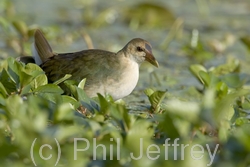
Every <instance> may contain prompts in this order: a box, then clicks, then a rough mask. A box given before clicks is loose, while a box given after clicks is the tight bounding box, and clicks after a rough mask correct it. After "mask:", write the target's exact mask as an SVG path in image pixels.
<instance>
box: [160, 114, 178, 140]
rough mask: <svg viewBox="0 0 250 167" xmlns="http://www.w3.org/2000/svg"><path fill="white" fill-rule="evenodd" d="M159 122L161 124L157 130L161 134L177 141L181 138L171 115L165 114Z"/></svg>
mask: <svg viewBox="0 0 250 167" xmlns="http://www.w3.org/2000/svg"><path fill="white" fill-rule="evenodd" d="M158 121H159V124H158V126H157V129H159V131H160V132H164V134H166V135H167V137H168V138H172V139H175V138H178V137H180V134H179V132H178V130H177V128H176V126H175V124H174V122H173V121H174V117H173V115H172V114H171V113H169V112H165V113H164V114H163V115H162V117H161V118H159V119H158Z"/></svg>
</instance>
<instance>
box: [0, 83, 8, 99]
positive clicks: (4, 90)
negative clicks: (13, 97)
mask: <svg viewBox="0 0 250 167" xmlns="http://www.w3.org/2000/svg"><path fill="white" fill-rule="evenodd" d="M0 93H1V94H2V95H3V97H4V98H6V97H7V96H8V95H9V94H8V92H7V90H6V89H5V87H4V85H3V84H2V83H1V82H0Z"/></svg>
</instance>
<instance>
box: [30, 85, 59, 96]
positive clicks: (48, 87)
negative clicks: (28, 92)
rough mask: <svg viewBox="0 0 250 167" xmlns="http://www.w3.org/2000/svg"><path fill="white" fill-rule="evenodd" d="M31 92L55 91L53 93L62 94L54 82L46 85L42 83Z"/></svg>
mask: <svg viewBox="0 0 250 167" xmlns="http://www.w3.org/2000/svg"><path fill="white" fill-rule="evenodd" d="M33 92H36V93H55V94H62V93H63V90H62V89H61V88H60V87H59V86H57V85H54V84H47V85H42V86H39V87H38V88H36V89H35V90H34V91H33Z"/></svg>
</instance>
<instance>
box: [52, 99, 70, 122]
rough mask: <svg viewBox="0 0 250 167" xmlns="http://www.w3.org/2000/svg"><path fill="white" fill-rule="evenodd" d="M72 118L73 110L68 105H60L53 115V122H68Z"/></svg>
mask: <svg viewBox="0 0 250 167" xmlns="http://www.w3.org/2000/svg"><path fill="white" fill-rule="evenodd" d="M73 118H74V109H73V107H72V105H71V104H70V103H64V104H61V105H60V106H59V107H58V109H57V110H56V112H55V114H54V122H60V121H64V122H68V121H72V120H73Z"/></svg>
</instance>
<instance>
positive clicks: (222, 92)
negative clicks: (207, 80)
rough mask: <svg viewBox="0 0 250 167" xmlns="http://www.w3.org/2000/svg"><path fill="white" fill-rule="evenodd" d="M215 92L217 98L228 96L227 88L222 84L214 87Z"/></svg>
mask: <svg viewBox="0 0 250 167" xmlns="http://www.w3.org/2000/svg"><path fill="white" fill-rule="evenodd" d="M216 91H217V94H218V97H219V98H223V97H225V96H226V95H227V94H228V86H227V85H226V84H225V83H224V82H219V83H217V85H216Z"/></svg>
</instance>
